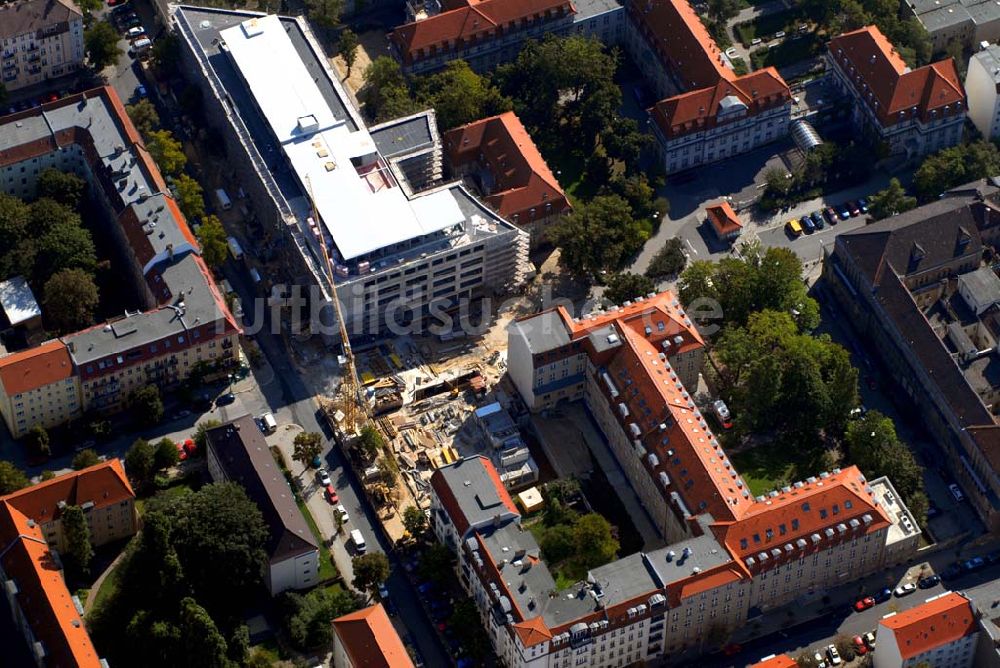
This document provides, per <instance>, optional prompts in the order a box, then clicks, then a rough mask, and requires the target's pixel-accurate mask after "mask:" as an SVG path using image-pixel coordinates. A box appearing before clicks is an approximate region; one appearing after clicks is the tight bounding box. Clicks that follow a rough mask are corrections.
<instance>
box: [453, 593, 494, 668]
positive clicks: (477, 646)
mask: <svg viewBox="0 0 1000 668" xmlns="http://www.w3.org/2000/svg"><path fill="white" fill-rule="evenodd" d="M449 626H450V627H451V628H452V629H454V630H455V634H456V637H457V638H458V640H459V642H460V643H461V645H462V649H463V650H465V653H466V654H467V655H468V657H469V658H470V659H472V660H473V662H475V664H476V665H480V666H482V665H486V659H487V657H489V656H491V655H492V652H493V645H492V644H491V643H490V638H489V636H488V635H486V629H485V628H483V625H482V624H480V623H479V610H478V609H477V608H476V604H475V602H474V601H473V600H472V599H471V598H463V599H461V600H459V601H457V602H456V603H455V609H454V611H453V612H452V614H451V617H450V618H449Z"/></svg>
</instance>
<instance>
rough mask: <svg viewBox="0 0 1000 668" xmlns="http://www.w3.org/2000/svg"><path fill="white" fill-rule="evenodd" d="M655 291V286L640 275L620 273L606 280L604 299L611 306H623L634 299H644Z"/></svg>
mask: <svg viewBox="0 0 1000 668" xmlns="http://www.w3.org/2000/svg"><path fill="white" fill-rule="evenodd" d="M655 291H656V284H655V283H653V281H652V280H650V279H648V278H646V277H645V276H643V275H642V274H630V273H621V274H615V275H613V276H612V277H611V278H610V279H608V282H607V286H606V287H605V288H604V298H605V299H607V300H608V301H609V302H611V303H612V304H616V305H619V304H623V303H625V302H626V301H634V300H635V298H636V297H645V296H646V295H647V294H649V293H650V292H655Z"/></svg>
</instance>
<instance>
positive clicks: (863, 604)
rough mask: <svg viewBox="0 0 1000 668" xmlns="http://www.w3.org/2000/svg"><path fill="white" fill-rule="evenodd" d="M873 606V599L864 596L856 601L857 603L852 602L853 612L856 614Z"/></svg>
mask: <svg viewBox="0 0 1000 668" xmlns="http://www.w3.org/2000/svg"><path fill="white" fill-rule="evenodd" d="M874 605H875V599H874V598H872V597H871V596H865V597H864V598H862V599H858V600H857V601H855V602H854V610H855V611H856V612H862V611H864V610H867V609H868V608H870V607H872V606H874Z"/></svg>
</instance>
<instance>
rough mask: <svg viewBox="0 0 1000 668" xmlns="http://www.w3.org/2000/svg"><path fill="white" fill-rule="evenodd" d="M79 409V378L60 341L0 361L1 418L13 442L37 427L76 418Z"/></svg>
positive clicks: (58, 423) (81, 405) (67, 351)
mask: <svg viewBox="0 0 1000 668" xmlns="http://www.w3.org/2000/svg"><path fill="white" fill-rule="evenodd" d="M82 409H83V403H82V402H81V398H80V378H79V376H78V375H77V374H76V370H75V368H74V367H73V360H72V358H71V356H70V354H69V348H68V347H67V346H66V344H65V343H63V342H62V341H59V340H52V341H48V342H46V343H43V344H42V345H40V346H38V347H36V348H31V349H29V350H28V351H26V352H24V353H21V354H11V355H6V356H5V357H0V415H2V416H3V420H4V422H5V423H6V424H7V428H8V429H9V430H10V433H11V436H13V437H14V438H20V437H21V436H23V435H24V434H25V433H26V432H27V431H28V430H29V429H31V428H32V427H33V426H35V425H36V424H37V425H40V426H42V427H46V428H48V427H55V426H56V425H60V424H63V423H64V422H68V421H70V420H74V419H76V418H79V417H80V416H81V415H82V414H83V410H82Z"/></svg>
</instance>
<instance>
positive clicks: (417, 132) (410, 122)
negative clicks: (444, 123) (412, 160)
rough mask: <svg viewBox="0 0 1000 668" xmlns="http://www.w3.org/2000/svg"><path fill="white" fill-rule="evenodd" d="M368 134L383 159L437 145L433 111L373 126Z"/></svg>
mask: <svg viewBox="0 0 1000 668" xmlns="http://www.w3.org/2000/svg"><path fill="white" fill-rule="evenodd" d="M368 132H369V133H370V134H371V136H372V139H373V140H374V141H375V146H376V147H377V148H378V150H379V153H381V154H382V155H383V156H384V157H385V158H396V157H399V156H402V155H406V154H407V153H413V152H415V151H421V150H423V149H426V148H429V147H432V146H434V145H435V144H436V143H438V140H437V128H436V123H435V122H434V112H433V110H427V111H421V112H420V113H417V114H413V115H412V116H406V117H404V118H397V119H394V120H391V121H388V122H386V123H382V124H381V125H373V126H372V127H370V128H368Z"/></svg>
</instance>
